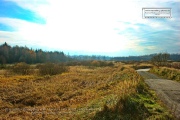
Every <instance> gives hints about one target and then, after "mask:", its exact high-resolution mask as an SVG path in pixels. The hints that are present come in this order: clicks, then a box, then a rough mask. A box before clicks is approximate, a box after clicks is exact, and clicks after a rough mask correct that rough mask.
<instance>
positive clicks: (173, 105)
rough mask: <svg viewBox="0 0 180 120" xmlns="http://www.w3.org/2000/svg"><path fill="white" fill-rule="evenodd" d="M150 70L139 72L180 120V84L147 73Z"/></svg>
mask: <svg viewBox="0 0 180 120" xmlns="http://www.w3.org/2000/svg"><path fill="white" fill-rule="evenodd" d="M148 70H149V69H140V70H137V72H138V73H139V74H140V75H141V76H142V77H143V78H144V79H145V82H146V84H148V85H149V87H150V88H151V89H153V90H155V91H156V93H157V95H158V97H159V98H160V99H161V100H162V101H163V102H164V103H165V105H167V107H168V108H170V110H171V111H172V113H173V114H174V115H175V116H176V117H177V119H179V120H180V83H178V82H176V81H172V80H166V79H161V78H160V77H158V76H156V75H154V74H151V73H149V72H147V71H148Z"/></svg>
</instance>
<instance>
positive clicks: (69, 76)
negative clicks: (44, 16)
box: [0, 63, 173, 120]
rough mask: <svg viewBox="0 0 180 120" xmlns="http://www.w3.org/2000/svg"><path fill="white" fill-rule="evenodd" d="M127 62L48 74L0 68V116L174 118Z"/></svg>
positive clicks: (72, 67)
mask: <svg viewBox="0 0 180 120" xmlns="http://www.w3.org/2000/svg"><path fill="white" fill-rule="evenodd" d="M128 66H129V65H125V64H122V63H114V66H104V67H91V66H83V65H78V66H68V70H67V71H66V72H63V73H61V74H57V75H51V76H50V75H39V74H36V72H31V74H28V75H22V74H17V73H13V72H12V71H11V70H9V69H8V70H0V119H18V120H19V119H57V120H58V119H59V120H62V119H69V120H74V119H75V120H76V119H77V120H79V119H82V120H86V119H94V120H99V119H104V120H106V119H107V120H108V119H173V117H172V115H171V114H170V113H169V111H168V110H167V109H166V108H165V107H164V105H163V104H162V103H161V102H160V101H159V100H158V99H157V98H156V95H155V93H154V92H152V91H150V90H149V89H148V87H147V86H146V85H145V84H144V81H143V79H142V78H141V77H140V76H139V75H138V74H137V72H136V71H135V70H134V69H133V68H131V67H128ZM32 68H34V67H32ZM34 71H38V69H34Z"/></svg>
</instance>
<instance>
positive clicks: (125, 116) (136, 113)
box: [92, 81, 174, 120]
mask: <svg viewBox="0 0 180 120" xmlns="http://www.w3.org/2000/svg"><path fill="white" fill-rule="evenodd" d="M92 119H93V120H145V119H146V120H173V119H174V117H173V116H172V115H171V114H170V113H169V111H168V110H167V108H165V107H164V105H163V104H162V103H161V102H160V101H159V100H158V99H157V97H156V95H155V93H154V92H153V91H150V90H149V89H148V87H147V86H146V85H145V83H144V82H143V81H141V82H139V83H138V85H137V93H135V94H130V95H124V96H123V97H121V98H120V99H119V101H118V102H117V103H116V105H114V106H113V107H109V106H108V105H106V104H105V105H104V108H103V110H102V111H100V112H97V113H96V115H95V116H94V117H93V118H92Z"/></svg>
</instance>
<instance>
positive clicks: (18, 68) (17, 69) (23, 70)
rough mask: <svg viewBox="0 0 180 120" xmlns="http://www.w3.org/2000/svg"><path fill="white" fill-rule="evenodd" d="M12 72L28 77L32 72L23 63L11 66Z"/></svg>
mask: <svg viewBox="0 0 180 120" xmlns="http://www.w3.org/2000/svg"><path fill="white" fill-rule="evenodd" d="M12 71H13V72H14V73H17V74H22V75H28V74H30V73H31V72H32V70H31V69H30V65H28V64H26V63H24V62H21V63H17V64H15V65H14V66H12Z"/></svg>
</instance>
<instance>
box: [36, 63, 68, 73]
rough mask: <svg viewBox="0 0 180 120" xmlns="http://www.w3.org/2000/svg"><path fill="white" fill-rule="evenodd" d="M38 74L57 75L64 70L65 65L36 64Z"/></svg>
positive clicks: (65, 68)
mask: <svg viewBox="0 0 180 120" xmlns="http://www.w3.org/2000/svg"><path fill="white" fill-rule="evenodd" d="M37 67H38V69H39V73H40V75H57V74H61V73H63V72H66V71H67V70H68V69H67V66H65V65H63V64H55V63H45V64H42V65H38V66H37Z"/></svg>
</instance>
